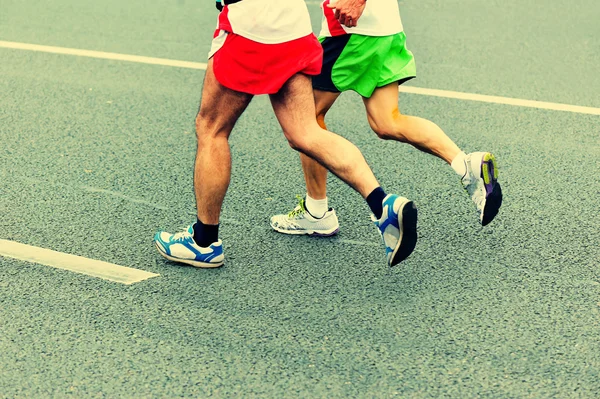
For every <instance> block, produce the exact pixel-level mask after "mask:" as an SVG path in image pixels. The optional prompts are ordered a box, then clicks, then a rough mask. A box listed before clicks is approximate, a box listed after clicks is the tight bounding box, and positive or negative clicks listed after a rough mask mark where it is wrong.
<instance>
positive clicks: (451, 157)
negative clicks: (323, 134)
mask: <svg viewBox="0 0 600 399" xmlns="http://www.w3.org/2000/svg"><path fill="white" fill-rule="evenodd" d="M359 18H360V20H359ZM320 42H321V45H322V47H323V51H324V57H323V68H322V71H321V74H320V75H319V76H316V77H314V78H313V92H314V96H315V104H316V116H317V121H318V122H319V124H320V125H321V126H322V127H323V128H325V115H326V114H327V111H329V109H330V108H331V106H332V105H333V104H334V102H335V101H336V99H337V98H338V97H339V95H340V94H341V93H342V92H344V91H348V90H353V91H355V92H357V93H358V94H360V95H361V96H362V97H363V102H364V105H365V108H366V111H367V119H368V121H369V124H370V126H371V128H372V129H373V131H374V132H375V133H376V134H377V136H379V137H380V138H382V139H385V140H394V141H399V142H403V143H409V144H411V145H413V146H414V147H416V148H418V149H419V150H421V151H424V152H426V153H429V154H432V155H435V156H437V157H438V158H440V159H442V160H444V161H445V162H446V163H448V164H449V165H450V166H451V167H452V169H454V171H455V172H456V173H457V174H458V175H459V177H460V179H461V182H462V185H463V187H464V189H465V190H466V191H467V192H468V194H469V196H470V197H471V199H472V200H473V202H474V203H475V208H476V210H477V213H478V217H479V222H480V223H481V224H482V225H484V226H485V225H487V224H488V223H490V222H491V221H492V219H494V217H495V216H496V215H497V213H498V211H499V209H500V205H501V204H502V189H501V187H500V184H499V183H498V181H497V178H498V169H497V166H496V160H495V157H494V155H492V154H491V153H489V152H473V153H469V154H465V153H464V152H463V151H461V149H460V148H458V146H457V145H456V144H455V143H454V142H453V141H452V140H451V139H450V138H449V137H448V136H447V135H446V134H445V133H444V132H443V131H442V129H440V127H439V126H437V125H436V124H435V123H433V122H431V121H429V120H426V119H423V118H419V117H415V116H409V115H403V114H402V113H401V112H400V110H399V108H398V94H399V92H398V85H400V84H402V83H404V82H406V81H408V80H410V79H412V78H414V77H416V66H415V60H414V57H413V54H412V53H411V52H410V51H409V50H408V49H407V48H406V35H405V34H404V31H403V28H402V22H401V19H400V11H399V9H398V3H397V1H396V0H368V2H367V1H366V0H337V1H336V2H335V3H333V2H331V3H330V0H325V1H324V2H323V24H322V30H321V34H320ZM300 159H301V162H302V168H303V171H304V177H305V181H306V188H307V194H306V197H305V198H300V199H299V204H298V206H297V207H296V208H295V209H294V210H292V211H291V212H290V213H288V214H282V215H275V216H273V217H272V218H271V227H272V228H273V229H275V230H276V231H278V232H281V233H286V234H308V235H320V236H328V235H333V234H336V233H337V232H338V229H339V224H338V219H337V215H336V213H335V210H333V209H332V208H329V205H328V201H327V170H326V169H325V168H324V167H322V166H321V165H320V164H319V163H317V162H316V161H314V160H313V159H311V158H309V157H307V156H305V155H303V154H301V156H300ZM384 239H385V237H384Z"/></svg>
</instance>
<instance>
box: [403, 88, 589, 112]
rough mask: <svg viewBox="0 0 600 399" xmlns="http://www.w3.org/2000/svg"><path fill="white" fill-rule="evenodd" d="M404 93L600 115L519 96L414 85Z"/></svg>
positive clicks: (567, 105) (573, 106)
mask: <svg viewBox="0 0 600 399" xmlns="http://www.w3.org/2000/svg"><path fill="white" fill-rule="evenodd" d="M400 91H401V92H402V93H410V94H420V95H423V96H434V97H444V98H452V99H456V100H468V101H479V102H483V103H492V104H504V105H514V106H517V107H527V108H538V109H548V110H552V111H567V112H575V113H578V114H589V115H600V108H592V107H583V106H580V105H569V104H560V103H550V102H545V101H534V100H522V99H519V98H510V97H498V96H488V95H484V94H474V93H462V92H458V91H449V90H436V89H425V88H421V87H413V86H400Z"/></svg>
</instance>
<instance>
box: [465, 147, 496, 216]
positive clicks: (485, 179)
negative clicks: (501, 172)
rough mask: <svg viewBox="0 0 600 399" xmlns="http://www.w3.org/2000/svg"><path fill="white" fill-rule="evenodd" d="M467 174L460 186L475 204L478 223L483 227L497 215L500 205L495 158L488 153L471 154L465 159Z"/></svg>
mask: <svg viewBox="0 0 600 399" xmlns="http://www.w3.org/2000/svg"><path fill="white" fill-rule="evenodd" d="M465 164H466V167H467V172H466V173H465V175H464V176H463V177H462V179H461V181H462V185H463V187H464V188H465V190H466V191H467V193H469V196H471V199H472V200H473V202H474V203H475V207H476V208H477V213H478V214H479V222H480V223H481V224H482V225H483V226H485V225H487V224H489V223H490V222H491V221H492V220H493V219H494V217H496V215H497V214H498V211H499V210H500V206H501V205H502V188H501V187H500V183H498V181H497V180H498V167H497V165H496V158H495V157H494V155H493V154H491V153H489V152H472V153H470V154H467V156H466V157H465Z"/></svg>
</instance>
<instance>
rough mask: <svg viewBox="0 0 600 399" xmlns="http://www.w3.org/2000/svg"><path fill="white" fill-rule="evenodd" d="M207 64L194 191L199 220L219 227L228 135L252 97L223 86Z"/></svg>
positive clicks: (226, 175) (198, 121) (227, 172)
mask: <svg viewBox="0 0 600 399" xmlns="http://www.w3.org/2000/svg"><path fill="white" fill-rule="evenodd" d="M212 64H213V62H212V59H211V60H209V62H208V67H207V69H206V76H205V78H204V87H203V89H202V101H201V103H200V110H199V111H198V115H197V116H196V137H197V138H198V150H197V152H196V163H195V165H194V191H195V194H196V207H197V212H198V219H199V220H201V221H202V223H205V224H218V223H219V216H220V214H221V206H222V204H223V199H224V198H225V193H226V192H227V188H228V187H229V180H230V177H231V153H230V150H229V141H228V139H229V135H230V134H231V130H232V129H233V126H234V125H235V123H236V122H237V120H238V118H239V117H240V115H241V114H242V113H243V112H244V110H245V109H246V107H247V106H248V104H250V101H251V100H252V95H250V94H245V93H239V92H236V91H233V90H230V89H228V88H226V87H224V86H222V85H221V84H220V83H219V82H218V81H217V79H216V78H215V74H214V72H213V69H212Z"/></svg>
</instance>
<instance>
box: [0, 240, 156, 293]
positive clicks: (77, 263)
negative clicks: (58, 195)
mask: <svg viewBox="0 0 600 399" xmlns="http://www.w3.org/2000/svg"><path fill="white" fill-rule="evenodd" d="M0 256H6V257H9V258H14V259H19V260H24V261H26V262H34V263H39V264H41V265H45V266H50V267H54V268H57V269H63V270H69V271H72V272H75V273H81V274H85V275H88V276H92V277H99V278H101V279H104V280H109V281H114V282H116V283H121V284H127V285H129V284H133V283H137V282H140V281H143V280H147V279H149V278H152V277H157V276H159V274H156V273H150V272H147V271H144V270H139V269H132V268H130V267H124V266H119V265H115V264H112V263H108V262H103V261H100V260H94V259H88V258H84V257H83V256H77V255H69V254H65V253H62V252H57V251H52V250H50V249H44V248H39V247H34V246H31V245H26V244H20V243H18V242H14V241H9V240H0Z"/></svg>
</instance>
